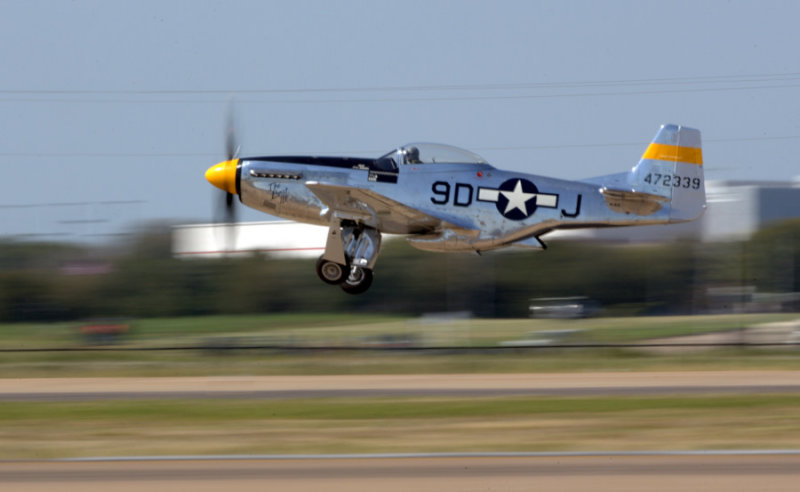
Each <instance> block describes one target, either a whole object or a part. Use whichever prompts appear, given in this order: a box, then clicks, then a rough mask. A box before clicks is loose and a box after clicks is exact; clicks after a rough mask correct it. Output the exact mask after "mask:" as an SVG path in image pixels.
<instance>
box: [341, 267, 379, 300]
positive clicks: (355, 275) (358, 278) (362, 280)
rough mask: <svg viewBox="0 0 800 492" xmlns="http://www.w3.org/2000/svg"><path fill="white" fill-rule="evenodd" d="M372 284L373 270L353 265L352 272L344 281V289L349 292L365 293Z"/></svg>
mask: <svg viewBox="0 0 800 492" xmlns="http://www.w3.org/2000/svg"><path fill="white" fill-rule="evenodd" d="M370 285H372V270H368V269H366V268H361V267H352V268H351V269H350V274H349V275H348V276H347V278H346V279H345V281H344V282H342V285H341V287H342V290H343V291H345V292H347V293H348V294H363V293H364V292H366V291H367V289H369V287H370Z"/></svg>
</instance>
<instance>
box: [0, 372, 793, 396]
mask: <svg viewBox="0 0 800 492" xmlns="http://www.w3.org/2000/svg"><path fill="white" fill-rule="evenodd" d="M732 393H736V394H758V393H800V371H708V372H696V371H687V372H635V373H624V372H609V373H569V374H563V373H558V374H436V375H357V376H241V377H239V376H233V377H185V378H170V377H166V378H29V379H24V378H23V379H2V378H0V401H82V400H103V399H137V398H146V399H160V398H227V399H229V398H265V399H266V398H271V399H277V398H313V397H391V396H433V395H435V396H454V397H469V396H476V397H479V396H512V395H531V396H593V395H667V394H732Z"/></svg>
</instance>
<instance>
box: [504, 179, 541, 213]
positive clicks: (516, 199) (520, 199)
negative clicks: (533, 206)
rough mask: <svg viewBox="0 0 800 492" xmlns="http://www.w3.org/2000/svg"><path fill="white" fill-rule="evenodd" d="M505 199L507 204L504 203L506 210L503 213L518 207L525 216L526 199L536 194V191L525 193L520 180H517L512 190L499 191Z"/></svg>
mask: <svg viewBox="0 0 800 492" xmlns="http://www.w3.org/2000/svg"><path fill="white" fill-rule="evenodd" d="M500 194H502V195H503V196H504V197H506V199H508V205H506V210H505V212H503V215H508V213H509V212H511V211H512V210H514V209H518V210H519V211H520V212H522V213H523V214H524V215H525V216H526V217H527V215H528V205H527V203H528V200H530V199H531V198H533V197H535V196H536V193H525V192H524V191H522V180H520V179H518V180H517V185H516V186H515V187H514V191H502V190H501V191H500Z"/></svg>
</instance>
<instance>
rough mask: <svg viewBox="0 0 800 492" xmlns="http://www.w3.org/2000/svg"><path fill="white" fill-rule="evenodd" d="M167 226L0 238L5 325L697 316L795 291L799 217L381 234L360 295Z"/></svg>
mask: <svg viewBox="0 0 800 492" xmlns="http://www.w3.org/2000/svg"><path fill="white" fill-rule="evenodd" d="M170 241H171V237H170V230H169V229H168V228H163V227H162V228H153V229H150V230H147V231H143V232H140V233H138V234H136V235H134V236H133V237H132V238H130V239H128V240H127V241H126V242H125V243H124V244H119V245H116V246H115V247H106V248H97V247H85V246H76V245H71V244H56V243H23V242H2V243H0V321H27V320H70V319H82V318H93V317H156V316H188V315H203V314H227V313H267V312H290V311H294V312H298V311H303V312H335V311H358V312H383V313H398V314H410V315H414V314H421V313H431V312H445V311H470V312H472V313H473V314H475V315H477V316H485V317H524V316H527V315H528V304H529V300H530V299H531V298H537V297H560V296H586V297H588V298H590V299H594V300H596V301H599V302H600V303H601V304H602V306H603V307H604V310H605V312H606V313H609V314H678V313H699V312H706V311H707V310H708V309H709V299H708V296H707V292H708V289H709V288H713V287H744V286H752V287H754V288H756V289H757V290H758V291H762V292H775V293H780V292H800V220H792V221H788V222H782V223H779V224H775V225H774V226H773V227H770V228H767V229H764V230H762V231H760V232H758V233H757V234H755V235H754V236H753V237H752V238H751V239H749V240H747V241H741V242H725V243H699V242H677V243H676V242H672V243H663V244H647V245H642V244H636V245H621V244H603V243H596V242H585V241H557V242H553V243H551V244H550V248H549V249H548V251H546V252H530V251H523V250H511V251H499V252H491V253H486V254H484V255H482V256H478V255H469V254H442V253H426V252H421V251H417V250H415V249H413V248H411V247H410V246H408V244H407V243H406V242H405V241H403V240H394V241H385V242H384V249H383V252H382V254H381V258H380V261H379V262H378V265H377V269H376V271H375V283H374V284H373V286H372V288H371V289H370V291H368V292H367V293H366V294H364V295H362V296H350V295H347V294H345V293H343V292H342V291H341V290H340V289H338V288H336V287H331V286H328V285H325V284H323V283H322V282H321V281H320V280H319V279H318V278H317V276H316V274H315V272H314V260H311V259H293V260H286V259H273V258H269V257H266V256H262V255H252V256H247V257H241V258H228V259H218V260H210V259H176V258H173V257H172V254H171V249H170V248H171V243H170Z"/></svg>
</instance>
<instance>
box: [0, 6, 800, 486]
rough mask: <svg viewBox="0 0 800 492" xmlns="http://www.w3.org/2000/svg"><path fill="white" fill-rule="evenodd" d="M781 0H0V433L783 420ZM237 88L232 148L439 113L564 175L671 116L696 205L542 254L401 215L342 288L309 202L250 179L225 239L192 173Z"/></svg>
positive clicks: (590, 440) (193, 436)
mask: <svg viewBox="0 0 800 492" xmlns="http://www.w3.org/2000/svg"><path fill="white" fill-rule="evenodd" d="M798 18H800V3H798V2H794V1H789V0H786V1H779V0H763V1H759V2H740V1H717V0H710V1H704V2H696V1H683V0H674V1H670V2H669V3H668V5H666V4H665V3H664V2H657V1H646V2H645V1H638V0H637V1H632V0H631V1H623V0H619V1H613V2H596V1H588V0H587V1H577V0H576V1H569V2H552V1H512V0H503V1H493V2H484V1H477V0H467V1H464V0H459V1H455V0H452V1H451V0H438V1H430V0H425V1H421V0H420V1H418V0H407V1H404V2H388V1H387V2H374V1H370V2H367V1H361V0H341V1H337V2H327V1H325V2H324V1H315V0H307V1H292V2H288V1H287V2H278V1H272V2H264V1H255V0H238V1H224V2H223V1H205V2H196V1H190V0H170V1H166V2H164V1H151V0H144V1H139V2H106V1H100V0H94V1H93V0H76V1H72V2H38V1H29V0H28V1H22V0H19V1H17V0H5V1H3V2H1V3H0V45H2V46H3V49H2V50H0V66H2V70H0V135H2V138H0V166H2V172H3V178H2V179H0V353H2V358H0V368H2V371H0V373H2V377H0V400H2V401H3V404H2V405H0V422H2V423H3V424H4V425H0V458H12V459H21V458H36V459H42V458H60V457H65V456H78V457H86V456H119V455H131V454H134V455H136V454H138V455H162V454H182V455H188V454H215V453H216V454H220V453H221V454H225V453H228V454H247V453H301V454H302V453H347V452H421V451H431V452H442V451H444V452H463V451H468V452H469V451H487V450H488V451H504V450H508V451H548V452H550V451H554V450H555V451H586V450H593V451H597V450H653V449H661V450H664V449H673V450H675V449H677V450H687V449H712V448H713V449H797V448H798V447H800V424H798V419H797V413H798V407H800V400H798V397H797V391H798V386H797V384H796V381H797V370H798V363H799V362H800V359H798V358H797V349H798V347H800V320H798V318H799V317H798V314H797V313H798V310H800V181H799V180H798V178H799V177H800V166H799V165H798V157H797V152H796V147H797V145H798V142H800V97H799V96H800V65H799V64H798V61H800V58H798V56H797V47H798V46H800V30H798V29H797V26H796V24H797V19H798ZM231 109H232V111H233V114H234V124H235V128H236V132H237V135H238V141H239V143H240V144H241V150H240V154H241V155H242V156H250V155H292V154H300V155H304V154H313V155H334V156H336V155H355V156H366V157H377V156H379V155H382V154H384V153H386V152H388V151H389V150H391V149H393V148H396V147H398V146H400V145H403V144H405V143H407V142H414V141H432V142H441V143H446V144H450V145H455V146H458V147H462V148H465V149H469V150H471V151H474V152H476V153H478V154H480V155H482V156H483V157H484V158H485V159H486V160H487V161H488V162H490V163H491V164H492V165H494V166H495V167H498V168H502V169H508V170H515V171H519V172H526V173H531V174H540V175H544V176H553V177H557V178H564V179H581V178H589V177H593V176H600V175H606V174H612V173H620V172H623V171H625V170H627V169H630V168H631V167H633V166H634V165H635V164H636V163H637V161H638V160H639V158H640V156H641V155H642V152H643V151H644V150H645V148H646V145H647V144H648V142H650V140H651V138H652V137H653V135H655V133H656V131H657V130H658V128H659V126H660V125H662V124H665V123H675V124H681V125H686V126H691V127H694V128H699V129H700V130H701V131H702V138H703V154H704V156H703V157H704V159H703V161H704V171H705V176H706V178H707V180H708V184H707V196H708V208H707V212H706V214H705V215H704V216H703V217H702V218H701V219H700V220H697V221H695V222H692V223H689V224H683V225H679V226H661V227H642V228H622V229H606V230H597V231H584V232H582V231H575V232H569V233H554V234H550V235H547V236H545V237H544V238H543V240H544V241H545V242H546V243H547V244H548V249H547V251H543V252H537V253H531V252H505V251H498V252H492V253H488V254H484V255H482V256H477V255H466V254H437V253H428V252H422V251H418V250H415V249H413V248H411V247H410V246H409V245H408V244H407V243H406V242H405V240H404V239H403V238H393V237H389V238H386V240H385V241H384V243H383V251H382V254H381V258H380V262H379V263H378V265H377V269H376V271H375V282H374V284H373V286H372V287H371V289H370V290H369V291H368V292H367V293H365V294H364V295H361V296H350V295H346V294H344V293H342V292H341V290H340V289H338V288H331V287H330V286H326V285H324V284H323V283H321V282H320V281H319V279H318V277H317V275H316V273H315V271H314V261H315V258H316V257H317V256H319V254H320V253H321V248H322V246H323V244H324V237H325V236H324V230H322V232H321V233H320V230H319V229H318V228H314V227H311V226H303V225H297V224H287V223H285V222H277V221H273V220H272V219H273V218H271V217H269V216H266V215H263V214H259V213H257V212H254V211H252V210H247V209H245V208H244V207H239V208H238V212H237V216H238V219H239V220H240V225H239V226H238V227H239V230H238V231H237V232H236V234H235V237H236V241H237V244H236V249H237V252H236V253H235V254H229V255H225V254H220V250H222V249H230V248H229V247H227V245H225V247H222V246H220V243H224V242H225V241H226V240H227V239H226V238H227V237H229V236H228V234H227V233H226V232H224V230H223V232H222V233H220V229H221V228H222V229H224V226H222V225H220V223H221V222H222V221H223V220H224V213H222V208H223V204H224V202H223V201H224V197H223V196H221V194H220V192H219V190H217V189H215V188H213V187H212V186H211V185H210V184H209V183H207V182H206V180H205V179H204V173H205V171H206V169H208V168H209V167H210V166H211V165H213V164H215V163H216V162H218V161H221V160H223V159H224V158H225V139H226V129H227V127H228V124H229V122H228V114H229V111H231ZM301 249H302V250H304V251H305V252H302V251H294V252H291V251H286V250H301ZM636 371H649V373H651V374H652V373H655V374H657V375H661V376H652V375H645V376H642V377H641V378H640V377H638V375H637V374H636ZM726 371H727V373H726V374H727V375H725V376H722V377H723V378H728V379H726V380H725V381H727V383H725V381H723V383H725V384H722V385H720V382H719V377H720V376H719V372H726ZM745 371H753V372H752V373H750V372H747V373H745ZM665 372H675V373H681V374H679V375H678V377H675V378H673V377H674V374H672V375H671V376H670V375H667V376H664V373H665ZM704 372H709V373H710V375H705V376H704V375H703V373H704ZM510 373H517V374H510ZM544 373H548V374H552V373H559V374H555V375H554V376H552V377H553V381H555V382H554V383H553V386H551V387H550V388H549V389H548V388H544V389H542V388H539V389H538V390H535V391H531V390H530V388H529V387H528V386H525V385H527V384H529V383H530V382H531V381H533V382H536V381H541V380H540V379H539V376H541V375H542V374H544ZM562 373H563V374H562ZM574 373H579V374H574ZM629 373H630V374H632V376H631V378H630V379H629V380H626V381H627V382H625V381H623V382H621V383H620V382H618V377H619V376H621V377H622V378H623V379H624V377H625V376H626V375H627V374H629ZM409 374H424V375H425V376H424V377H421V378H411V379H410V380H408V381H406V384H407V385H408V386H405V387H400V389H397V388H394V389H392V388H390V387H389V386H384V384H385V383H386V382H387V381H389V380H393V379H392V378H393V377H394V376H403V375H409ZM458 374H461V375H462V376H464V379H460V378H457V377H455V378H454V377H451V376H453V375H458ZM486 374H493V375H494V377H495V379H491V378H489V379H485V378H484V379H481V378H480V377H478V378H476V379H467V376H475V375H478V376H482V375H486ZM285 375H290V376H292V377H296V378H298V379H294V380H291V381H290V382H289V383H286V381H284V384H285V385H286V386H285V388H288V389H287V392H281V391H279V390H276V389H275V388H276V386H275V384H274V383H275V380H274V379H269V378H271V377H273V376H279V377H282V376H285ZM317 375H326V376H327V375H335V376H336V377H339V376H346V375H354V377H353V379H352V380H350V379H347V378H344V379H335V378H334V380H333V381H335V383H331V382H330V381H331V380H330V379H326V378H316V376H317ZM71 376H79V377H80V378H82V379H81V381H80V384H81V385H85V386H80V385H77V386H71V385H69V384H61V383H60V382H59V380H56V382H55V383H53V382H52V381H51V380H48V378H51V379H56V378H67V377H71ZM114 376H116V377H125V378H130V379H126V380H123V382H120V380H117V379H115V378H114ZM149 376H169V377H172V379H171V380H170V381H169V384H167V383H165V384H164V386H161V382H160V381H156V382H155V383H153V380H157V379H158V378H148V377H149ZM178 376H185V378H180V377H178ZM373 376H375V377H377V378H378V379H377V380H372V379H369V378H370V377H373ZM384 376H385V377H386V379H381V378H383V377H384ZM514 376H516V379H515V377H514ZM662 376H663V378H665V379H660V378H661V377H662ZM262 377H263V378H266V379H258V378H262ZM136 378H141V379H149V381H148V382H146V383H141V381H140V379H136ZM193 378H194V379H193ZM231 378H233V379H231ZM235 378H240V379H236V381H239V383H240V384H239V386H236V385H235V384H232V381H234V379H235ZM248 378H251V379H248ZM303 378H309V379H307V380H306V379H303ZM593 378H594V379H593ZM670 378H673V379H670ZM134 379H136V380H137V381H139V382H140V383H141V384H140V385H138V386H137V385H130V383H131V380H134ZM166 379H169V378H166ZM187 380H189V382H186V381H187ZM451 380H457V381H462V382H463V385H462V386H461V387H451V386H449V385H450V384H451V382H452V381H451ZM567 380H568V381H570V382H569V384H571V385H573V386H572V387H571V389H570V387H567V386H564V384H565V383H564V381H567ZM656 380H662V381H663V380H666V381H667V382H666V383H664V385H666V386H665V387H662V388H661V389H655V390H654V389H653V388H651V387H650V386H649V384H650V383H654V382H656ZM294 381H302V382H303V384H306V385H307V387H306V389H304V390H302V391H303V392H294V393H293V392H292V391H294V390H295V388H294V387H293V386H292V385H293V384H294ZM342 381H346V382H347V381H349V382H347V384H349V385H350V386H347V384H346V385H344V386H337V384H339V385H341V384H343V383H342ZM365 381H366V383H365ZM370 381H373V382H372V383H370ZM374 381H377V382H374ZM508 381H512V382H513V381H517V382H519V381H522V383H523V386H520V387H518V388H516V389H515V388H510V389H509V388H508V387H505V386H503V385H505V384H506V383H507V382H508ZM587 381H588V382H587ZM73 382H74V381H73ZM545 382H546V381H545ZM767 382H773V383H774V385H773V386H774V387H773V389H771V390H769V391H767V390H764V389H763V387H764V384H765V383H767ZM428 383H430V384H432V385H433V386H430V387H428V386H426V385H427V384H428ZM728 383H729V384H728ZM76 384H77V383H76ZM152 384H154V386H150V385H152ZM363 384H366V386H359V385H363ZM370 384H371V385H372V386H370ZM693 384H695V386H692V385H693ZM481 385H482V386H481ZM604 385H605V387H606V388H607V389H605V390H602V391H599V390H598V388H600V387H603V386H604ZM615 385H617V386H615ZM626 385H627V386H626ZM501 386H502V387H504V388H506V389H505V390H500V391H499V392H498V391H496V390H497V389H498V388H499V387H501ZM722 386H724V388H722V389H720V388H721V387H722ZM232 387H233V388H238V389H239V390H240V391H239V392H238V394H235V395H231V394H229V393H226V391H228V390H229V389H230V388H232ZM152 388H155V390H153V389H152ZM254 388H255V389H254ZM376 388H377V390H376ZM431 388H438V389H434V390H431ZM454 388H455V389H454ZM520 388H521V389H520ZM565 388H566V389H565ZM576 388H577V389H576ZM608 388H611V389H608ZM615 388H616V389H615ZM687 388H688V389H687ZM440 390H441V391H440ZM437 391H438V392H437ZM537 391H538V392H537ZM276 392H277V393H279V394H276ZM767 392H769V394H766V393H767ZM87 395H88V396H87ZM577 400H579V402H578V403H579V404H576V401H577ZM12 464H13V463H12ZM14 466H15V465H14ZM696 469H697V468H696ZM696 469H695V470H696ZM184 473H185V472H184ZM408 475H409V476H413V475H414V474H413V473H409V474H408ZM109 476H110V475H105V477H106V479H107V478H108V477H109ZM229 476H233V475H229ZM690 476H694V475H691V474H690ZM735 476H736V477H738V475H735ZM32 477H33V479H34V480H39V479H38V477H37V476H35V475H32ZM394 478H396V477H394ZM101 479H102V477H101ZM651 482H652V481H651ZM37 483H38V482H37ZM41 483H45V482H43V481H42V482H41ZM669 483H672V482H669ZM650 485H652V483H651V484H650ZM47 486H49V484H47ZM148 486H150V485H149V484H148Z"/></svg>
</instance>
